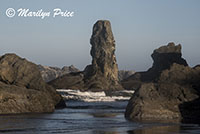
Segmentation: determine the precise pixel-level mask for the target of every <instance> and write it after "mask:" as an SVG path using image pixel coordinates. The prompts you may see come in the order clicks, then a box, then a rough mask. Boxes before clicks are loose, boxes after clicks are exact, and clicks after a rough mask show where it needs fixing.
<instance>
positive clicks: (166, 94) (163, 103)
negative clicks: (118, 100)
mask: <svg viewBox="0 0 200 134" xmlns="http://www.w3.org/2000/svg"><path fill="white" fill-rule="evenodd" d="M168 47H171V48H170V49H172V51H170V52H169V54H167V53H168V51H167V50H162V49H168ZM173 47H174V48H173ZM177 48H180V46H174V45H170V46H169V45H168V46H164V47H161V49H157V50H159V51H160V52H159V54H156V55H157V56H158V57H157V56H155V52H157V50H155V51H154V54H153V55H154V56H152V57H154V58H153V59H154V64H153V67H152V68H151V69H149V70H148V71H147V72H143V73H142V75H139V76H140V77H136V76H132V77H130V78H132V81H133V82H134V81H139V82H140V85H139V86H138V88H137V89H136V90H135V93H134V95H133V96H132V98H131V99H130V100H129V104H128V105H127V108H126V112H125V117H126V118H127V119H130V120H133V119H143V120H147V119H159V120H162V119H176V120H189V119H200V115H199V112H200V106H199V105H200V101H199V95H200V94H199V93H200V92H199V91H200V67H199V66H197V67H195V68H191V67H189V66H187V63H186V61H185V60H183V59H182V58H181V52H180V50H179V49H177ZM161 50H162V51H161ZM162 52H164V53H163V54H164V55H162V54H161V53H162ZM166 52H167V53H166ZM166 55H169V59H168V58H167V57H168V56H166ZM171 55H176V56H175V57H174V59H173V58H172V57H171ZM178 55H179V56H178ZM159 58H160V60H158V59H159ZM161 59H162V60H163V59H165V62H164V61H162V60H161ZM155 62H156V63H155ZM152 70H153V71H152ZM149 71H152V72H154V73H156V75H154V76H153V77H152V76H149V74H148V73H149ZM136 75H138V74H136ZM141 76H142V77H145V76H149V77H148V78H142V77H141ZM149 78H150V79H149ZM152 78H153V79H152Z"/></svg>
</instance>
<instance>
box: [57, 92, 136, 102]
mask: <svg viewBox="0 0 200 134" xmlns="http://www.w3.org/2000/svg"><path fill="white" fill-rule="evenodd" d="M57 91H58V92H59V93H60V94H61V95H62V97H63V98H64V99H65V100H78V101H85V102H99V101H104V102H108V101H125V100H129V99H130V96H131V95H132V94H133V93H134V91H127V90H123V91H116V92H115V94H116V95H113V96H106V94H105V92H104V91H101V92H91V91H84V92H83V91H80V90H71V89H57ZM122 94H129V95H125V96H124V95H123V96H122Z"/></svg>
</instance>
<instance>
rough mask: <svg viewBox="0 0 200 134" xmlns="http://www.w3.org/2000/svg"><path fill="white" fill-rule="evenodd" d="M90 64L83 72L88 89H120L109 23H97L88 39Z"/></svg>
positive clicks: (113, 41) (113, 42)
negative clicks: (90, 46)
mask: <svg viewBox="0 0 200 134" xmlns="http://www.w3.org/2000/svg"><path fill="white" fill-rule="evenodd" d="M90 43H91V45H92V49H91V51H90V54H91V56H92V64H91V65H89V66H87V67H86V68H85V70H84V75H85V77H84V81H85V83H86V85H87V88H89V89H116V88H118V89H121V88H122V87H121V86H120V84H119V79H118V67H117V61H116V57H115V40H114V37H113V33H112V30H111V24H110V22H109V21H97V22H96V23H95V24H94V27H93V33H92V37H91V39H90Z"/></svg>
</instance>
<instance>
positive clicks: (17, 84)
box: [0, 54, 65, 114]
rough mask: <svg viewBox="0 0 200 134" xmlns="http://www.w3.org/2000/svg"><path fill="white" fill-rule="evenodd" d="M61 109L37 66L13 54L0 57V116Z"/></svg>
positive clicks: (59, 98) (56, 95) (62, 105)
mask: <svg viewBox="0 0 200 134" xmlns="http://www.w3.org/2000/svg"><path fill="white" fill-rule="evenodd" d="M64 106H65V103H64V102H63V100H62V98H61V96H60V95H59V94H58V93H57V92H56V90H55V89H54V88H52V87H51V86H49V85H47V84H46V83H45V82H44V81H43V80H42V77H41V75H40V72H39V70H38V67H37V65H35V64H34V63H31V62H29V61H27V60H26V59H22V58H20V57H19V56H17V55H15V54H6V55H4V56H1V57H0V114H12V113H40V112H53V111H54V109H55V107H64Z"/></svg>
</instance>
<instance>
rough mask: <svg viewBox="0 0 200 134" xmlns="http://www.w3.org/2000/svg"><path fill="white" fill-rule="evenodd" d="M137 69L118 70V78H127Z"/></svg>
mask: <svg viewBox="0 0 200 134" xmlns="http://www.w3.org/2000/svg"><path fill="white" fill-rule="evenodd" d="M134 73H135V71H131V70H130V71H128V70H119V71H118V78H119V80H120V81H122V80H124V79H127V78H128V77H129V76H131V75H133V74H134Z"/></svg>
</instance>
